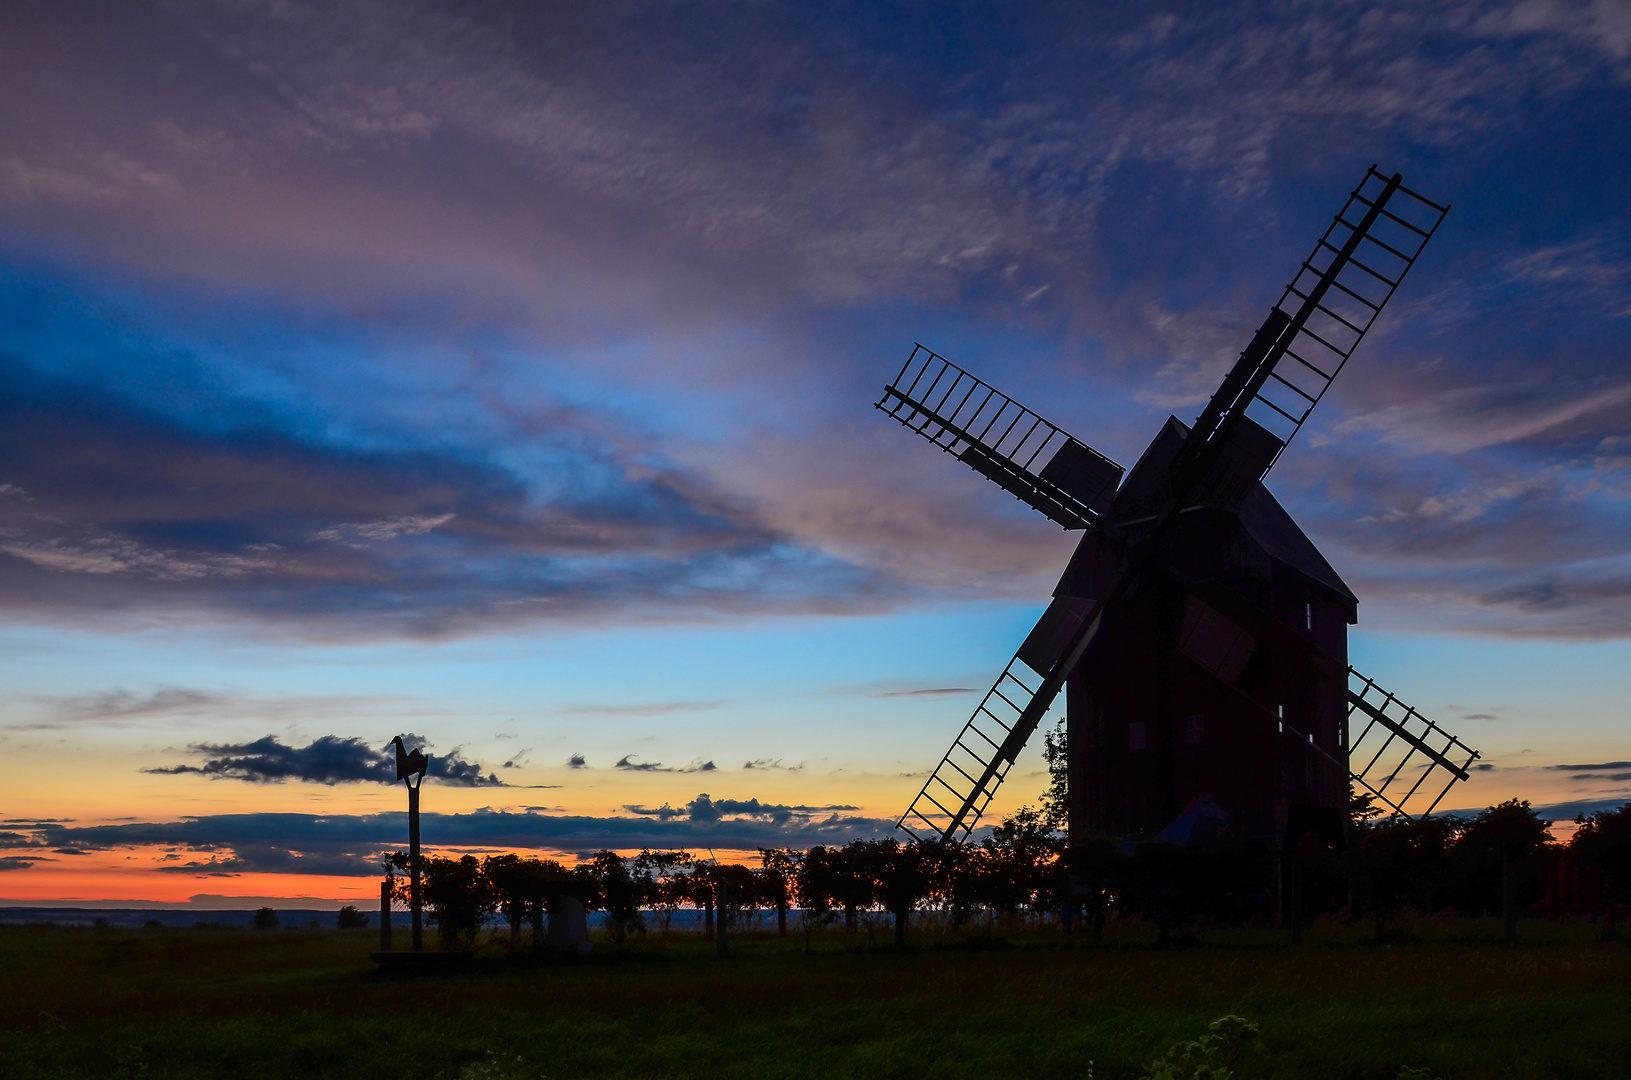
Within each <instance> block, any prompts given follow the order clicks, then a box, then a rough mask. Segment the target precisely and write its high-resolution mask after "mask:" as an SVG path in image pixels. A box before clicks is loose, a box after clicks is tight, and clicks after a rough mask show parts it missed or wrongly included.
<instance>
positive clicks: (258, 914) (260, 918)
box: [249, 907, 278, 930]
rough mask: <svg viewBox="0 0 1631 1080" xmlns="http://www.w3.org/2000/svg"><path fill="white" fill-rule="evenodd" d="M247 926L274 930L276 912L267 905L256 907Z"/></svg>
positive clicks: (275, 926) (276, 922) (255, 928)
mask: <svg viewBox="0 0 1631 1080" xmlns="http://www.w3.org/2000/svg"><path fill="white" fill-rule="evenodd" d="M249 926H250V928H251V929H254V930H276V929H277V928H278V917H277V912H276V911H274V910H273V909H271V908H269V907H263V908H256V909H255V914H254V916H253V917H252V918H251V919H250V920H249Z"/></svg>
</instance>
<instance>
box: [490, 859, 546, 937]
mask: <svg viewBox="0 0 1631 1080" xmlns="http://www.w3.org/2000/svg"><path fill="white" fill-rule="evenodd" d="M481 872H482V876H483V877H485V878H486V879H487V885H488V887H489V888H490V889H491V890H492V895H493V900H494V902H495V903H496V905H497V907H498V910H499V913H500V914H502V915H503V916H504V917H505V919H506V920H508V922H509V924H510V947H511V948H512V949H513V948H517V947H519V946H520V944H521V924H522V922H524V921H525V920H526V917H527V912H528V910H529V907H530V902H531V901H532V900H533V895H532V894H533V890H532V888H531V882H530V881H529V875H528V872H527V865H526V861H525V860H523V859H522V858H521V856H519V855H513V854H512V855H489V856H487V857H486V858H485V859H483V860H482V861H481Z"/></svg>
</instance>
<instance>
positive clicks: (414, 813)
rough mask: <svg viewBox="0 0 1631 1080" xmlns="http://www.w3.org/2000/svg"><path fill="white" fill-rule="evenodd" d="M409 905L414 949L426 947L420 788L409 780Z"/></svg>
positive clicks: (419, 949) (420, 949)
mask: <svg viewBox="0 0 1631 1080" xmlns="http://www.w3.org/2000/svg"><path fill="white" fill-rule="evenodd" d="M408 905H409V907H410V908H411V909H412V911H413V951H414V952H423V951H424V949H425V941H424V931H423V927H422V923H421V920H420V911H421V908H422V906H423V905H422V903H421V897H420V893H419V788H418V787H417V786H415V785H414V783H413V782H412V781H408Z"/></svg>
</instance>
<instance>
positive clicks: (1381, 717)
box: [876, 166, 1478, 848]
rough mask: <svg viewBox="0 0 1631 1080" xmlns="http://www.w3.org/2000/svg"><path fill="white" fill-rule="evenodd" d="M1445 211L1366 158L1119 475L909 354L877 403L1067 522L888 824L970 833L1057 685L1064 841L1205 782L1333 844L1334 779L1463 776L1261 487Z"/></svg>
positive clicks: (1250, 813) (1423, 789) (1407, 795)
mask: <svg viewBox="0 0 1631 1080" xmlns="http://www.w3.org/2000/svg"><path fill="white" fill-rule="evenodd" d="M1448 211H1449V207H1448V206H1440V205H1438V204H1437V203H1434V202H1432V201H1430V200H1428V199H1426V198H1425V197H1423V196H1422V195H1419V194H1417V193H1416V192H1414V191H1411V190H1410V189H1409V188H1407V187H1405V186H1404V184H1403V183H1402V178H1401V177H1400V176H1399V175H1398V174H1396V173H1395V174H1394V175H1392V176H1385V175H1384V174H1382V173H1380V172H1378V171H1377V170H1376V168H1375V166H1372V167H1371V168H1370V169H1368V170H1367V171H1366V173H1365V176H1364V178H1363V179H1362V180H1361V181H1360V183H1359V185H1358V187H1356V188H1355V189H1354V190H1353V192H1352V193H1351V194H1350V195H1349V196H1348V200H1347V202H1346V203H1345V204H1344V205H1343V207H1342V210H1341V212H1340V213H1338V214H1337V216H1336V217H1335V218H1334V219H1332V222H1331V225H1330V227H1329V228H1327V229H1326V230H1325V234H1324V235H1323V236H1321V237H1320V239H1319V242H1318V243H1317V244H1315V245H1314V250H1313V252H1312V254H1310V255H1309V257H1308V258H1307V259H1306V260H1305V261H1304V262H1303V263H1302V265H1301V266H1300V267H1299V268H1298V270H1297V273H1296V274H1295V275H1294V277H1293V278H1292V281H1291V283H1290V284H1289V285H1287V286H1286V289H1285V291H1284V293H1283V294H1282V295H1281V297H1280V299H1279V301H1278V302H1277V303H1276V304H1275V305H1274V307H1273V308H1272V309H1271V310H1270V311H1269V314H1268V317H1267V318H1266V319H1265V320H1264V321H1263V324H1262V326H1261V327H1260V328H1259V329H1258V330H1257V332H1256V334H1255V335H1254V336H1253V337H1252V339H1251V342H1250V344H1248V345H1247V346H1246V349H1245V351H1244V352H1242V353H1241V354H1240V359H1239V360H1238V361H1237V362H1236V363H1235V365H1234V367H1233V368H1232V369H1231V370H1230V371H1229V373H1228V375H1227V376H1226V377H1225V378H1224V380H1223V383H1222V385H1221V386H1219V388H1218V390H1217V392H1216V393H1215V394H1213V395H1212V398H1211V400H1210V401H1209V402H1208V403H1207V405H1206V407H1205V409H1204V410H1203V411H1202V412H1201V415H1200V416H1199V417H1198V418H1197V419H1196V421H1195V423H1194V424H1193V425H1185V424H1183V423H1181V422H1180V421H1179V420H1178V419H1177V418H1176V417H1171V418H1169V419H1168V420H1167V422H1166V424H1165V425H1163V427H1162V428H1161V430H1160V431H1159V432H1158V433H1157V435H1156V437H1155V439H1154V441H1153V442H1151V443H1150V445H1149V447H1148V448H1147V449H1146V450H1145V451H1144V453H1143V455H1142V456H1141V457H1140V458H1139V460H1138V462H1137V463H1136V464H1135V465H1134V467H1133V469H1132V471H1131V472H1130V473H1126V474H1125V480H1124V479H1123V475H1124V470H1123V469H1122V467H1121V466H1120V465H1117V464H1116V463H1115V462H1113V461H1111V460H1110V459H1109V458H1107V457H1105V456H1104V455H1102V454H1099V453H1098V452H1096V451H1094V450H1093V449H1091V448H1090V447H1088V446H1087V445H1086V444H1085V443H1083V442H1081V441H1080V440H1078V439H1076V438H1074V437H1072V436H1071V435H1069V434H1068V433H1066V432H1065V431H1064V430H1062V429H1061V428H1059V427H1058V426H1057V425H1055V424H1051V423H1049V422H1048V421H1046V420H1044V419H1043V418H1042V417H1040V416H1038V415H1037V414H1036V413H1034V412H1032V411H1031V410H1029V409H1027V408H1025V407H1023V406H1021V405H1020V404H1019V403H1017V402H1016V401H1014V400H1013V399H1012V398H1009V397H1008V396H1006V395H1005V394H1002V393H1001V392H999V391H997V390H996V389H994V388H992V387H991V386H989V385H987V384H986V383H984V382H982V381H981V380H979V379H978V378H975V377H974V376H973V375H971V374H969V373H968V372H966V371H964V370H963V369H962V368H960V367H958V366H957V365H955V364H953V363H952V362H950V361H949V360H947V359H945V358H944V357H941V356H939V355H937V354H936V353H934V352H932V351H930V350H929V349H927V348H925V347H923V346H922V345H918V346H916V347H915V348H914V349H913V351H912V354H911V356H910V357H909V358H908V360H907V362H906V364H905V365H904V366H903V367H902V368H901V371H900V374H899V375H898V376H897V377H896V378H895V380H894V382H892V383H890V384H889V385H888V386H887V387H885V389H884V394H883V397H882V399H881V400H880V401H878V403H877V405H876V407H877V408H878V409H880V410H882V411H883V412H885V413H886V414H888V415H889V416H891V417H893V418H894V419H895V420H897V421H899V422H900V423H901V424H903V425H904V426H906V427H908V428H910V429H911V430H913V431H915V432H917V433H918V434H919V435H921V436H923V437H924V438H925V439H928V440H929V441H930V442H932V443H934V444H935V445H936V446H938V447H940V448H941V449H942V450H944V451H946V452H947V453H949V454H951V455H952V456H954V457H956V458H957V459H958V460H960V461H962V462H963V463H964V464H966V465H968V466H969V467H971V468H972V469H974V470H975V471H976V472H978V473H980V474H982V475H984V476H985V477H987V478H988V479H990V480H992V481H994V482H996V483H997V484H999V485H1000V486H1002V487H1003V488H1004V489H1006V490H1007V491H1009V492H1011V493H1012V494H1014V495H1015V496H1016V497H1018V498H1019V499H1021V500H1022V501H1024V502H1026V503H1028V504H1029V505H1031V506H1032V507H1034V508H1035V509H1037V510H1039V511H1041V512H1042V513H1043V514H1045V515H1046V516H1047V517H1049V518H1051V519H1052V520H1053V521H1055V522H1057V523H1058V524H1060V525H1061V526H1063V527H1064V528H1066V529H1068V530H1082V538H1081V540H1080V542H1079V543H1078V545H1077V548H1076V551H1075V553H1074V554H1073V555H1072V557H1071V560H1070V563H1069V564H1068V565H1067V566H1066V568H1065V571H1064V574H1063V575H1062V576H1061V578H1060V580H1059V584H1058V586H1057V587H1056V588H1055V590H1054V596H1053V601H1052V603H1051V604H1050V605H1049V606H1048V609H1047V611H1046V612H1045V613H1044V614H1043V615H1042V618H1041V619H1040V620H1039V621H1038V622H1037V624H1036V627H1035V628H1034V629H1033V630H1032V631H1031V632H1030V634H1029V635H1028V636H1027V637H1026V639H1025V641H1024V643H1023V644H1022V645H1021V646H1020V647H1019V651H1018V652H1017V653H1016V654H1015V656H1014V658H1013V659H1012V660H1011V661H1009V663H1008V665H1007V667H1005V668H1004V669H1003V671H1002V674H1001V675H1000V676H999V677H998V678H997V681H996V683H995V684H994V685H993V686H992V687H991V690H990V691H989V692H988V693H987V694H986V695H985V697H984V698H983V699H982V700H981V702H980V705H979V707H978V708H977V709H976V710H975V711H974V715H973V716H972V717H970V719H969V720H968V722H967V723H966V724H964V725H963V728H962V730H961V732H959V734H958V736H957V738H956V739H955V740H954V741H953V742H952V745H951V749H949V750H948V751H947V752H946V754H945V756H944V757H943V758H942V759H941V760H940V763H939V765H938V766H937V767H936V768H935V770H934V772H933V773H932V774H931V775H930V777H929V779H928V780H927V782H925V784H924V785H923V789H922V790H921V791H920V792H919V793H918V795H917V797H916V798H915V799H914V800H913V801H912V804H911V806H910V807H909V808H908V809H907V810H906V812H905V813H904V814H902V815H901V818H900V820H899V821H898V822H897V823H896V824H897V827H898V828H900V829H901V830H902V831H904V832H906V833H907V834H909V835H911V836H913V837H914V838H917V839H929V838H939V839H943V840H944V839H961V838H966V837H967V836H968V835H969V834H970V833H971V832H972V830H973V829H974V826H975V824H976V822H978V820H979V818H980V815H981V814H982V813H983V812H984V811H985V809H986V807H987V806H988V805H989V803H990V801H991V798H992V796H993V795H994V794H995V792H996V790H997V787H998V785H1000V784H1001V783H1002V781H1003V779H1004V778H1005V777H1006V775H1007V773H1008V770H1009V769H1010V768H1012V766H1013V764H1014V760H1015V758H1016V757H1017V756H1018V755H1019V752H1020V750H1021V749H1022V748H1023V747H1024V746H1025V743H1026V741H1027V740H1028V739H1029V738H1030V737H1031V735H1032V734H1033V733H1034V732H1035V730H1036V728H1037V726H1038V724H1039V723H1040V722H1041V720H1042V719H1043V717H1044V715H1045V714H1047V712H1048V710H1049V708H1050V707H1051V706H1052V705H1053V703H1054V701H1055V699H1056V698H1057V697H1058V695H1059V694H1060V692H1061V691H1064V692H1065V695H1066V708H1065V713H1066V717H1065V719H1066V755H1067V765H1068V769H1069V795H1068V811H1069V829H1070V832H1071V834H1072V835H1073V836H1078V835H1081V836H1085V835H1090V834H1099V835H1119V836H1132V837H1151V836H1155V835H1158V834H1161V833H1162V830H1163V829H1169V826H1173V825H1176V824H1178V823H1179V818H1180V814H1181V813H1182V812H1183V811H1185V810H1186V808H1189V809H1190V814H1189V815H1188V816H1193V812H1194V811H1193V808H1194V807H1195V806H1197V805H1199V804H1201V803H1203V802H1204V800H1206V799H1208V798H1210V800H1212V802H1213V803H1215V804H1216V805H1217V806H1218V807H1220V808H1221V809H1222V810H1223V811H1224V812H1225V813H1226V814H1227V815H1228V816H1229V819H1230V821H1231V822H1232V823H1233V824H1234V826H1235V827H1236V828H1237V829H1238V830H1239V831H1240V833H1241V834H1242V835H1243V836H1244V837H1246V838H1249V839H1254V840H1258V841H1261V842H1263V843H1265V844H1268V845H1270V846H1272V847H1274V848H1279V847H1281V846H1282V845H1283V844H1286V843H1288V842H1289V841H1291V840H1293V839H1295V838H1296V837H1298V836H1301V835H1303V834H1305V833H1306V832H1307V831H1309V830H1313V831H1315V832H1316V833H1317V834H1318V835H1321V836H1324V837H1330V838H1331V839H1333V840H1334V841H1335V842H1337V843H1340V836H1341V830H1342V823H1343V821H1344V814H1345V811H1346V807H1347V803H1348V798H1349V785H1350V784H1352V785H1353V786H1354V788H1355V789H1356V790H1360V791H1363V792H1368V793H1369V794H1370V795H1372V796H1373V797H1374V799H1375V800H1376V805H1377V806H1378V808H1383V809H1384V812H1385V813H1390V814H1392V815H1411V816H1422V815H1425V814H1428V813H1431V811H1432V810H1433V809H1434V808H1435V807H1436V806H1437V805H1438V804H1439V802H1440V801H1441V800H1442V799H1443V798H1444V796H1445V794H1447V793H1448V791H1449V790H1450V788H1451V787H1452V786H1453V785H1454V784H1455V783H1456V782H1457V781H1461V780H1466V779H1467V776H1468V773H1467V769H1468V767H1469V766H1471V765H1472V763H1473V761H1474V760H1475V759H1476V758H1477V757H1478V753H1477V752H1476V751H1474V750H1472V749H1470V748H1469V747H1467V746H1466V745H1465V744H1463V743H1462V742H1461V741H1460V740H1459V739H1457V738H1456V737H1455V736H1453V735H1451V734H1450V733H1449V732H1447V731H1445V730H1444V729H1443V728H1441V727H1439V726H1438V725H1437V724H1435V723H1433V722H1432V721H1431V720H1428V719H1427V718H1426V717H1424V716H1422V715H1421V714H1420V713H1418V712H1417V711H1416V710H1415V709H1413V708H1410V707H1409V706H1407V705H1405V704H1404V703H1402V702H1400V701H1399V700H1398V699H1397V698H1396V697H1394V696H1393V695H1392V694H1390V693H1388V692H1386V691H1385V690H1383V689H1382V688H1381V687H1379V686H1378V685H1377V684H1376V682H1375V681H1374V680H1372V679H1370V678H1367V677H1366V676H1363V675H1361V674H1359V673H1358V672H1357V671H1355V670H1354V669H1353V668H1352V667H1350V666H1349V665H1348V660H1347V628H1348V626H1349V625H1350V624H1352V623H1354V622H1356V621H1357V605H1358V600H1357V599H1356V598H1355V597H1354V595H1353V593H1352V592H1351V591H1350V590H1349V589H1348V587H1347V585H1345V584H1344V583H1343V581H1342V579H1341V577H1339V576H1338V575H1337V573H1336V571H1335V570H1334V569H1332V567H1331V565H1330V564H1329V563H1328V562H1327V561H1326V560H1325V558H1324V556H1322V555H1321V554H1320V552H1319V550H1318V549H1317V548H1316V547H1315V546H1314V544H1313V543H1312V542H1311V541H1310V540H1309V539H1308V538H1307V536H1305V535H1304V534H1303V532H1302V530H1301V529H1299V528H1298V527H1297V525H1296V523H1295V522H1294V521H1292V519H1291V517H1290V515H1289V514H1287V513H1286V511H1285V510H1284V509H1283V508H1282V507H1281V506H1280V504H1279V503H1278V502H1277V501H1275V499H1274V497H1273V496H1272V495H1270V494H1269V492H1268V490H1267V489H1266V488H1264V487H1263V485H1262V482H1261V481H1262V479H1263V477H1264V476H1265V475H1266V473H1267V472H1268V470H1269V468H1270V467H1271V466H1272V465H1273V464H1274V462H1275V461H1276V460H1277V459H1278V458H1279V456H1280V454H1281V453H1282V452H1283V451H1284V449H1285V447H1286V444H1287V443H1289V442H1290V441H1291V439H1292V437H1293V436H1295V435H1296V433H1297V431H1298V430H1299V429H1300V428H1301V427H1302V425H1303V424H1304V423H1305V422H1306V421H1307V419H1308V416H1309V414H1310V413H1311V412H1312V411H1313V408H1314V406H1315V405H1317V404H1318V403H1319V401H1320V399H1321V398H1322V397H1323V396H1324V394H1325V391H1326V389H1327V388H1328V387H1329V386H1330V384H1331V381H1332V380H1333V379H1334V378H1335V377H1336V376H1337V374H1338V372H1340V371H1341V370H1342V366H1343V365H1344V364H1345V363H1346V362H1347V360H1348V358H1349V357H1350V356H1351V355H1352V354H1353V351H1354V349H1355V348H1357V347H1358V345H1359V342H1360V341H1361V340H1362V339H1363V338H1364V336H1365V333H1366V331H1368V330H1369V329H1370V327H1371V324H1372V323H1373V322H1374V321H1375V319H1376V316H1377V314H1378V313H1379V312H1380V311H1381V310H1382V308H1383V306H1384V305H1386V303H1387V302H1388V300H1389V299H1390V298H1391V297H1392V295H1393V292H1394V290H1395V289H1397V288H1398V286H1399V283H1400V282H1401V281H1402V280H1403V279H1404V276H1405V274H1406V273H1407V272H1408V271H1409V270H1410V268H1411V266H1412V265H1414V263H1415V261H1416V259H1417V258H1418V257H1419V256H1420V255H1421V252H1422V250H1423V249H1424V248H1425V247H1426V245H1427V242H1428V240H1430V239H1431V238H1432V236H1433V233H1434V232H1435V231H1436V230H1437V229H1438V226H1439V223H1440V222H1441V221H1442V220H1443V218H1444V215H1445V214H1446V213H1447V212H1448ZM1440 781H1443V783H1442V786H1440ZM1167 835H1170V831H1169V833H1168V834H1167Z"/></svg>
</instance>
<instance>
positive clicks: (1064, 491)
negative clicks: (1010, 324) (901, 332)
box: [874, 345, 1122, 529]
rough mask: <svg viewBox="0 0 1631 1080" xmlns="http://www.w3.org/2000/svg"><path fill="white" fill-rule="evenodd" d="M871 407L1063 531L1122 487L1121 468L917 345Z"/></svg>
mask: <svg viewBox="0 0 1631 1080" xmlns="http://www.w3.org/2000/svg"><path fill="white" fill-rule="evenodd" d="M874 407H875V408H877V409H879V410H881V411H882V412H884V413H887V414H888V415H889V416H891V417H893V418H894V419H895V420H898V421H899V422H900V423H901V424H902V425H904V426H906V427H908V428H911V429H912V430H913V431H915V432H917V433H918V434H919V435H921V436H923V437H924V438H925V439H928V440H929V441H930V442H932V443H934V444H935V445H936V446H938V447H940V449H942V450H944V451H946V453H948V454H950V455H952V456H953V457H955V458H957V459H958V460H959V461H961V462H963V463H964V464H965V465H967V466H968V467H969V468H971V469H973V470H974V471H975V472H977V473H980V474H981V475H982V476H985V477H986V478H987V479H989V480H992V481H995V482H996V483H997V484H998V485H1000V486H1001V487H1002V488H1004V489H1005V490H1007V491H1009V492H1011V493H1012V494H1013V495H1015V496H1016V497H1018V498H1019V499H1020V500H1022V501H1024V502H1026V503H1029V504H1030V505H1031V506H1033V507H1035V508H1036V509H1038V510H1040V511H1042V513H1044V514H1046V515H1047V516H1048V517H1050V518H1052V519H1053V520H1054V521H1056V522H1058V523H1059V524H1060V525H1063V526H1064V527H1065V528H1067V529H1085V528H1087V527H1088V526H1089V525H1091V524H1092V523H1093V522H1095V521H1097V520H1098V517H1099V515H1100V514H1102V513H1103V512H1104V508H1105V507H1106V506H1108V505H1109V503H1110V498H1111V496H1113V495H1114V494H1115V493H1116V486H1117V485H1118V484H1120V483H1121V473H1122V468H1121V466H1120V465H1117V464H1116V463H1115V462H1113V461H1111V460H1110V459H1109V458H1107V457H1105V456H1104V455H1103V454H1100V453H1098V452H1097V451H1096V450H1093V449H1092V448H1091V447H1089V446H1088V445H1087V444H1085V443H1083V442H1081V441H1079V440H1077V439H1073V438H1071V436H1070V435H1068V434H1066V433H1065V432H1064V431H1063V430H1061V429H1060V428H1059V427H1058V426H1057V425H1055V424H1050V423H1048V422H1047V421H1046V420H1044V419H1042V418H1041V417H1040V416H1038V415H1037V414H1036V413H1034V412H1032V411H1031V410H1029V409H1027V408H1025V407H1024V406H1023V405H1021V404H1019V402H1017V401H1015V400H1014V399H1013V398H1011V397H1009V396H1008V395H1006V394H1004V393H1002V392H1000V391H998V390H996V389H994V388H993V387H991V386H990V385H988V384H986V383H985V382H982V381H981V380H979V379H976V378H975V377H974V376H972V375H970V374H969V373H968V372H966V371H964V370H963V369H962V368H960V367H958V366H957V365H956V364H954V363H952V362H951V361H950V360H947V359H946V358H945V357H943V356H940V355H938V354H936V353H934V352H933V351H931V350H929V349H926V348H924V347H923V346H922V345H918V346H916V347H915V348H914V349H913V350H912V355H911V356H909V357H908V358H907V360H906V364H905V366H903V367H902V368H901V369H900V374H899V375H897V376H896V377H895V381H894V382H892V383H890V384H889V385H888V386H886V387H884V391H883V397H882V398H881V399H879V401H878V402H877V404H876V405H875V406H874Z"/></svg>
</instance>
